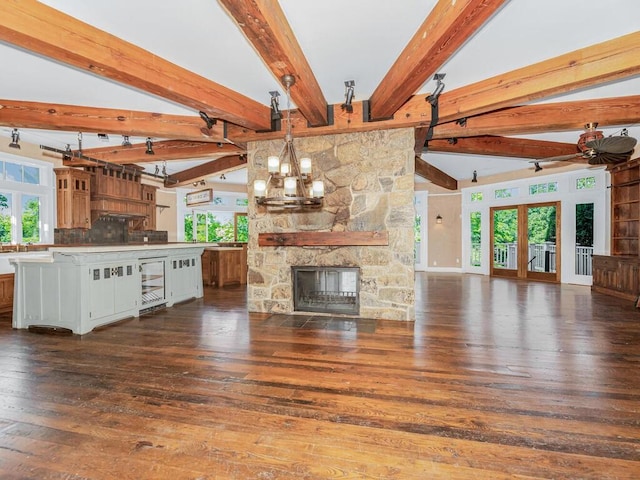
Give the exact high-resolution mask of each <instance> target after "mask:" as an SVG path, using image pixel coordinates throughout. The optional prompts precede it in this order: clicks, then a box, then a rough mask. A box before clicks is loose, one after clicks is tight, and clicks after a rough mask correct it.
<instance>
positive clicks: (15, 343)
mask: <svg viewBox="0 0 640 480" xmlns="http://www.w3.org/2000/svg"><path fill="white" fill-rule="evenodd" d="M417 281H418V291H417V295H416V297H417V301H418V303H417V306H416V317H417V318H416V322H407V323H403V322H393V321H382V320H380V321H375V322H373V323H369V326H368V327H367V328H364V325H365V322H364V321H363V328H362V330H359V329H358V328H357V322H354V321H353V320H349V319H345V320H344V322H345V323H344V325H343V327H344V328H342V329H341V330H332V328H341V327H340V324H339V323H335V322H340V319H335V320H331V319H329V320H326V319H323V318H320V319H314V320H310V321H304V322H302V321H301V322H297V321H294V322H290V323H289V325H299V326H298V328H296V327H295V326H289V327H287V326H282V325H286V322H285V323H284V324H283V323H282V322H281V321H280V320H279V319H278V318H277V317H271V318H270V316H269V315H265V314H248V313H247V312H246V311H245V299H246V293H245V292H246V290H245V287H233V286H232V287H229V288H224V289H211V288H206V289H205V297H204V298H203V299H201V300H198V301H194V302H190V303H186V304H183V305H180V306H178V307H175V308H171V309H167V310H165V311H160V312H156V313H155V314H153V315H147V316H143V317H141V318H140V319H133V320H131V321H127V322H123V323H121V324H118V325H115V326H110V327H105V328H101V329H100V330H97V331H95V332H92V333H90V334H88V335H85V336H83V337H78V336H49V335H38V334H34V333H29V332H24V331H14V330H11V329H10V327H9V325H8V324H7V323H2V322H0V365H2V366H3V368H2V369H0V394H1V395H0V478H9V479H13V478H38V479H41V478H42V479H58V478H60V479H72V480H81V479H84V478H91V479H98V480H101V479H111V478H114V479H118V480H120V479H128V478H136V479H140V478H154V479H155V478H158V479H163V478H167V479H181V478H185V479H186V478H189V479H201V480H202V479H210V478H211V479H213V478H232V479H235V478H237V479H252V478H257V479H288V478H291V479H293V478H295V479H300V478H302V479H326V478H375V479H413V478H415V479H424V478H447V479H468V478H473V479H478V478H482V479H484V478H487V479H507V478H509V479H512V478H519V479H542V478H545V479H547V478H558V479H578V478H579V479H589V480H602V479H627V478H628V479H636V478H638V475H637V472H638V471H640V424H639V423H638V421H637V418H638V417H637V412H638V405H640V379H639V378H638V375H637V372H638V366H639V365H640V322H639V321H638V320H639V319H640V318H639V314H638V311H637V310H636V309H635V308H633V306H632V305H630V304H629V303H628V302H624V301H622V300H618V299H612V298H610V297H604V296H602V295H597V294H594V295H592V294H591V292H590V291H589V289H588V287H579V286H571V285H553V284H544V283H527V282H519V281H512V280H509V281H507V280H501V279H490V278H488V277H481V276H470V275H469V276H467V275H457V274H419V275H417ZM369 322H371V321H369ZM370 326H372V327H373V329H370V330H367V329H368V328H369V327H370ZM329 327H331V328H329ZM113 459H118V460H117V461H114V460H113Z"/></svg>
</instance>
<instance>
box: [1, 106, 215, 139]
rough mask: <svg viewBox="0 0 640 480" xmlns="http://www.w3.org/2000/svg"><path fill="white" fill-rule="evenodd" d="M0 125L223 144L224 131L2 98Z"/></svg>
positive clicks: (194, 121) (182, 118)
mask: <svg viewBox="0 0 640 480" xmlns="http://www.w3.org/2000/svg"><path fill="white" fill-rule="evenodd" d="M0 125H7V126H10V127H14V128H39V129H44V130H59V131H71V132H73V131H78V132H83V133H109V134H117V135H129V136H135V137H159V138H175V139H181V140H193V141H199V142H223V141H224V131H225V129H224V122H218V123H217V124H216V125H214V126H213V127H211V128H207V126H206V123H205V122H204V121H203V120H202V119H201V118H200V117H199V116H188V115H167V114H161V113H152V112H139V111H133V110H116V109H111V108H95V107H82V106H76V105H60V104H51V103H38V102H22V101H16V100H4V99H0Z"/></svg>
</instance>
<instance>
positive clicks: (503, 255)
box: [491, 207, 518, 274]
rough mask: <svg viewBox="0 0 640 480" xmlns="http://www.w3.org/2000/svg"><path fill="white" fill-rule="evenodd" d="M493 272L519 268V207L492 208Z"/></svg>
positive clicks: (497, 272)
mask: <svg viewBox="0 0 640 480" xmlns="http://www.w3.org/2000/svg"><path fill="white" fill-rule="evenodd" d="M491 220H492V229H491V230H492V231H491V234H492V235H491V237H492V247H493V248H492V251H493V255H492V256H493V263H492V271H493V273H496V274H500V273H501V272H500V271H504V273H506V271H507V270H510V271H516V272H517V270H518V208H513V207H512V208H495V209H492V218H491Z"/></svg>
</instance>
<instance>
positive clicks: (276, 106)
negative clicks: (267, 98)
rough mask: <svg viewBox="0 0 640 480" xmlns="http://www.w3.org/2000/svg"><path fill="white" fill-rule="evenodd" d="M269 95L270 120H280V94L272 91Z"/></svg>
mask: <svg viewBox="0 0 640 480" xmlns="http://www.w3.org/2000/svg"><path fill="white" fill-rule="evenodd" d="M269 95H271V120H280V119H281V118H282V112H280V100H278V97H279V96H280V92H278V91H277V90H274V91H272V92H269Z"/></svg>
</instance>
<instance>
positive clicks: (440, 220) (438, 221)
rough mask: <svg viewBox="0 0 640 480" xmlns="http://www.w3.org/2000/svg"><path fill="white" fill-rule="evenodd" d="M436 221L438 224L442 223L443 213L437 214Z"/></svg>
mask: <svg viewBox="0 0 640 480" xmlns="http://www.w3.org/2000/svg"><path fill="white" fill-rule="evenodd" d="M436 223H438V224H440V223H442V215H440V214H438V215H436Z"/></svg>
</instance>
